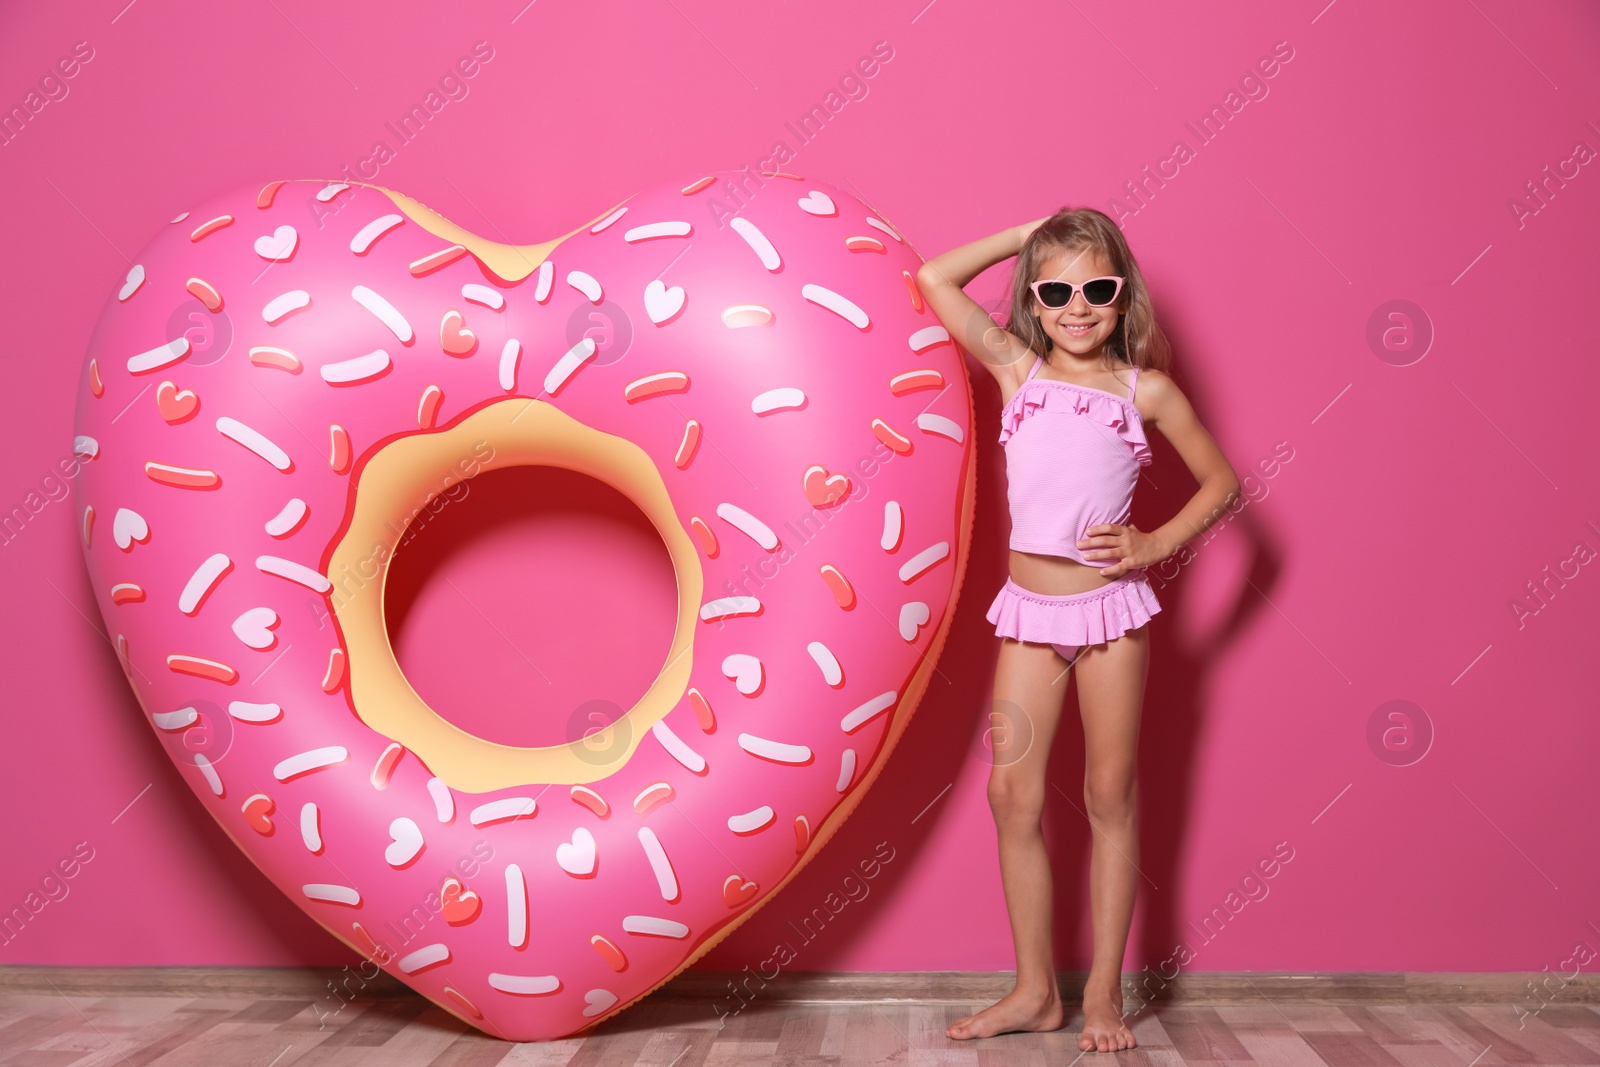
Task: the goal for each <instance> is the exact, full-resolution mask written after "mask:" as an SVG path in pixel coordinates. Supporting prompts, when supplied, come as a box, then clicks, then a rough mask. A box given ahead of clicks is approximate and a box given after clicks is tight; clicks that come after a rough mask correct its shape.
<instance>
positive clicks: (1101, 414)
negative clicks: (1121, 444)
mask: <svg viewBox="0 0 1600 1067" xmlns="http://www.w3.org/2000/svg"><path fill="white" fill-rule="evenodd" d="M1042 366H1044V360H1042V359H1040V360H1037V361H1035V363H1034V364H1033V369H1032V370H1030V371H1029V372H1028V377H1027V379H1026V380H1024V381H1023V383H1022V387H1021V388H1019V389H1018V390H1017V391H1016V392H1015V393H1013V394H1012V396H1011V399H1010V400H1008V401H1006V406H1005V407H1004V408H1002V409H1001V411H1000V443H1001V444H1002V445H1003V444H1005V443H1006V442H1007V441H1009V440H1010V439H1011V435H1012V434H1014V433H1016V432H1017V427H1018V426H1020V425H1022V420H1023V419H1025V418H1027V417H1028V416H1029V415H1031V414H1033V413H1034V412H1035V411H1039V410H1044V411H1057V412H1061V413H1062V414H1072V415H1085V416H1087V417H1088V418H1090V419H1092V420H1094V421H1095V422H1098V423H1099V424H1100V425H1102V426H1105V427H1107V428H1108V429H1110V430H1112V431H1113V432H1115V433H1116V435H1117V436H1118V437H1120V438H1122V439H1123V440H1124V441H1126V442H1127V443H1128V447H1129V448H1131V449H1132V450H1133V458H1134V459H1135V460H1136V461H1137V462H1138V464H1139V466H1141V467H1148V466H1150V464H1151V463H1153V462H1155V456H1154V455H1152V453H1151V451H1150V442H1149V440H1148V439H1147V438H1146V437H1145V434H1144V416H1143V415H1141V414H1139V409H1138V408H1137V407H1135V406H1134V403H1133V397H1134V390H1136V389H1138V387H1139V368H1138V367H1133V368H1131V371H1132V373H1131V375H1130V377H1129V379H1128V395H1127V396H1125V397H1122V396H1118V395H1117V394H1116V393H1108V392H1106V391H1105V390H1104V389H1093V388H1090V387H1089V386H1087V385H1075V384H1073V383H1072V382H1062V381H1057V380H1056V379H1054V378H1036V377H1034V376H1035V375H1036V374H1038V373H1039V368H1040V367H1042Z"/></svg>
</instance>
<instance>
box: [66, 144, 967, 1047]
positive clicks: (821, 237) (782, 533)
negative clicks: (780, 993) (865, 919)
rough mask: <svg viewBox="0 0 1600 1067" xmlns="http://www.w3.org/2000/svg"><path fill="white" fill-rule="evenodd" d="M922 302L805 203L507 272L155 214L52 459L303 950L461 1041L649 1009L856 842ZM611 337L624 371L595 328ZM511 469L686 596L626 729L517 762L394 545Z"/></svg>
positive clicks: (424, 246) (195, 761) (921, 612)
mask: <svg viewBox="0 0 1600 1067" xmlns="http://www.w3.org/2000/svg"><path fill="white" fill-rule="evenodd" d="M763 179H764V180H763ZM920 263H921V258H920V257H919V256H918V255H917V254H916V253H915V252H914V251H913V250H912V249H911V248H910V247H909V246H908V245H907V244H906V243H905V241H904V239H903V238H902V236H901V235H900V234H899V233H898V232H897V231H896V230H895V229H894V227H892V226H891V225H890V224H889V223H888V222H886V221H885V220H883V219H882V218H881V217H880V216H878V215H877V214H876V213H875V212H873V211H872V210H871V209H869V208H868V207H867V206H866V205H864V204H862V203H861V202H860V201H859V200H857V199H856V198H854V197H852V196H850V195H848V194H845V193H843V192H841V191H840V190H838V189H837V188H835V187H834V186H832V185H829V184H826V183H822V182H816V181H805V180H802V179H800V178H797V177H795V176H793V175H767V176H762V178H760V179H758V178H755V177H754V176H752V175H749V174H738V175H733V174H728V175H724V174H712V175H709V176H706V177H702V178H698V179H696V180H694V181H691V182H688V183H680V184H670V185H662V186H659V187H656V188H653V189H650V190H647V191H645V192H642V193H640V194H638V195H636V196H634V197H631V198H629V199H628V200H626V201H624V202H623V203H621V204H619V205H617V206H616V207H614V208H612V209H611V210H609V211H607V212H605V213H604V214H602V215H600V216H597V217H596V218H594V219H592V220H591V221H590V222H589V223H586V224H585V225H583V226H581V227H579V228H578V229H576V230H573V231H572V232H570V233H568V234H566V235H565V236H563V237H560V238H557V239H555V240H551V241H547V242H544V243H541V244H534V245H506V244H498V243H496V242H492V241H485V240H484V239H482V238H480V237H477V236H476V235H473V234H471V233H469V232H467V231H465V230H463V229H461V228H460V227H458V226H456V225H455V224H453V223H451V222H449V221H448V220H446V219H444V218H442V217H441V216H439V215H437V214H436V213H434V212H433V211H431V210H429V209H428V208H426V207H424V206H422V205H421V204H419V203H417V202H416V201H414V200H412V199H410V198H409V197H405V196H402V195H400V194H398V193H395V192H391V191H389V190H386V189H381V188H377V187H373V186H359V185H349V184H345V183H332V184H329V183H326V182H299V181H290V182H271V183H268V184H266V185H265V186H264V187H259V188H255V187H253V188H251V189H242V190H235V191H233V192H230V193H226V194H224V195H222V196H219V197H217V198H215V199H213V200H211V201H209V202H207V203H205V204H204V205H202V206H201V207H199V208H198V209H196V210H195V211H193V212H192V213H189V212H186V213H185V214H184V215H181V216H179V217H178V218H177V219H174V220H173V222H172V223H171V224H170V225H169V226H168V227H167V228H166V230H165V231H164V232H163V233H162V234H161V235H159V236H158V237H157V238H156V239H155V240H154V241H152V242H151V243H150V244H149V245H148V246H147V247H146V248H145V249H143V250H142V251H141V252H140V254H139V259H138V265H137V266H135V267H134V268H133V269H132V270H131V271H130V272H129V273H128V275H127V277H126V278H125V279H124V280H123V281H122V282H121V284H120V285H118V286H117V287H116V288H115V290H114V291H113V293H112V295H111V296H110V298H109V299H108V300H107V302H106V306H105V310H104V312H103V313H102V315H101V319H100V323H99V327H98V329H97V330H96V332H95V335H94V339H93V341H92V342H91V347H90V351H89V355H88V361H87V365H86V368H85V373H84V376H83V384H82V388H81V391H80V396H79V406H78V416H77V438H76V441H75V445H74V451H75V454H76V457H77V459H78V462H79V463H80V464H81V473H80V474H79V475H78V477H77V480H76V493H77V503H78V506H79V508H80V509H81V524H80V526H79V530H80V534H81V539H82V544H83V549H84V552H85V556H86V559H87V562H88V569H89V574H90V577H91V580H92V583H93V588H94V592H95V596H96V598H97V600H98V602H99V606H100V610H101V612H102V614H103V615H104V617H105V620H106V623H107V625H108V627H109V630H110V633H111V634H112V635H114V644H115V646H116V649H117V653H118V657H119V660H120V661H121V663H122V666H123V669H124V671H125V673H126V674H127V676H128V678H129V681H130V683H131V684H132V687H133V690H134V692H135V693H136V694H137V696H138V699H139V702H140V704H141V705H142V707H143V708H144V711H145V713H146V714H147V716H148V717H149V720H150V723H151V726H152V728H153V729H154V730H155V731H156V734H157V736H159V737H161V738H162V739H163V741H164V743H165V744H166V746H167V749H168V752H169V754H170V755H171V756H172V758H173V761H174V763H175V764H176V765H177V766H178V767H179V768H180V771H181V773H182V774H183V776H184V779H185V780H186V781H187V783H188V784H189V785H190V787H191V788H192V789H193V791H194V792H195V794H196V795H197V796H198V797H199V798H200V800H201V801H202V802H203V803H204V804H205V806H206V808H207V810H208V811H210V812H211V814H212V815H213V817H214V818H215V819H216V820H217V822H218V824H219V825H221V826H222V828H223V830H224V831H225V832H226V833H227V834H228V835H229V837H230V838H231V839H232V840H233V841H234V842H235V843H236V844H237V845H238V846H239V848H240V849H241V850H242V851H244V852H245V853H246V854H247V855H248V856H250V858H251V859H252V860H253V861H254V862H255V863H256V864H257V866H259V867H260V868H261V870H262V871H263V872H265V873H266V874H267V876H268V877H269V878H270V879H271V880H272V881H273V882H274V883H275V884H276V885H277V886H278V887H279V889H281V890H282V891H283V892H284V893H285V894H287V895H288V896H289V897H290V898H291V899H292V900H294V901H295V902H296V903H297V904H298V905H299V906H300V907H301V908H302V909H303V910H304V911H305V912H306V913H307V914H308V915H310V916H311V917H312V918H313V919H314V920H315V921H316V922H318V923H319V924H321V925H322V926H323V927H324V928H325V929H327V930H328V931H330V932H331V933H333V934H334V935H335V936H336V937H338V938H339V939H340V940H341V941H343V942H344V943H345V944H346V945H348V946H350V947H351V948H353V949H355V950H356V951H358V952H360V953H362V954H363V955H365V956H367V957H368V958H370V959H371V960H373V961H374V962H375V963H377V964H379V965H381V966H383V967H384V968H385V969H386V970H388V971H389V972H390V973H391V974H393V975H395V976H396V977H397V978H399V979H401V980H402V981H404V982H406V983H407V984H409V985H411V986H412V987H413V988H415V989H417V990H418V991H419V992H421V993H422V994H423V995H425V996H427V997H428V998H430V999H431V1000H433V1001H434V1002H436V1003H437V1004H439V1005H441V1006H442V1007H444V1008H446V1009H447V1010H449V1011H451V1012H452V1013H454V1014H455V1015H457V1016H458V1017H460V1018H462V1019H464V1020H466V1021H467V1022H469V1023H471V1024H473V1025H475V1026H478V1027H481V1028H482V1029H484V1030H485V1031H486V1032H488V1033H491V1034H495V1035H498V1036H501V1037H505V1038H508V1039H512V1040H541V1039H549V1038H557V1037H563V1036H568V1035H571V1034H574V1033H577V1032H580V1031H582V1030H585V1029H587V1028H589V1027H592V1026H594V1025H595V1024H596V1023H598V1022H600V1021H601V1020H603V1019H605V1018H608V1017H610V1016H611V1015H614V1014H615V1013H617V1012H619V1011H622V1010H623V1009H624V1008H626V1007H627V1006H628V1005H629V1004H631V1003H633V1002H635V1001H637V1000H638V999H639V998H640V997H643V996H645V995H647V994H648V993H649V992H650V991H651V990H653V989H655V988H657V987H658V986H660V985H661V984H662V983H664V982H666V981H667V980H668V979H670V978H671V977H672V976H673V975H674V974H676V973H678V972H679V971H681V970H682V969H683V968H685V967H687V966H688V965H689V964H691V963H692V962H693V961H694V960H695V959H697V958H699V957H700V956H701V955H703V954H704V953H705V952H706V951H708V950H709V949H710V948H711V947H712V946H713V945H715V944H716V943H717V942H718V941H720V940H721V939H722V938H723V937H725V936H727V935H728V934H729V933H730V932H731V931H732V930H733V929H735V928H736V927H737V926H738V925H739V924H740V923H742V922H743V921H744V920H745V919H747V918H748V917H749V916H750V915H751V914H752V913H753V912H754V911H755V909H756V908H758V907H760V906H761V905H763V904H764V903H765V902H767V901H769V900H771V899H772V897H773V895H774V894H776V893H777V892H778V891H779V890H781V889H782V888H783V886H784V885H786V884H787V883H788V882H789V880H791V879H792V878H793V877H794V876H795V874H796V873H798V872H799V871H800V870H801V869H802V868H803V867H804V866H805V865H806V864H807V863H808V862H809V861H810V860H811V859H812V857H814V856H815V855H816V854H817V851H818V849H820V848H821V846H822V845H823V844H824V843H825V842H826V841H827V839H828V838H829V837H830V836H831V835H832V834H833V833H834V832H835V831H836V830H837V829H838V827H839V825H840V824H841V823H842V822H843V821H844V819H845V818H846V817H848V816H849V814H850V813H851V812H852V811H853V810H854V809H855V808H856V806H857V805H858V804H859V802H860V801H861V798H862V797H863V796H864V795H865V793H866V791H867V789H868V788H869V787H870V786H871V785H872V783H873V781H874V780H875V779H876V777H877V775H878V773H879V771H880V770H881V768H882V766H883V764H884V761H885V759H886V758H887V757H888V754H889V752H890V751H891V750H892V748H893V747H894V744H895V742H896V741H897V740H898V738H899V737H900V735H901V733H902V732H903V731H904V729H905V727H906V724H907V722H908V721H909V719H910V717H911V714H912V712H913V710H914V709H915V707H916V704H917V702H918V700H919V699H920V698H921V696H922V693H923V691H924V689H925V688H926V685H927V682H928V679H929V677H930V675H931V672H932V670H933V664H934V661H935V660H936V659H937V657H938V655H939V653H940V651H941V649H942V647H943V644H944V640H945V636H946V634H947V633H948V631H949V627H950V622H951V616H952V612H953V609H954V606H955V603H956V599H957V596H958V593H959V590H960V584H961V576H962V572H963V568H964V566H965V561H966V555H967V548H968V543H969V539H970V532H971V520H972V513H973V488H974V477H975V475H974V466H973V447H972V434H971V430H972V425H973V415H972V396H971V393H970V390H969V388H968V384H967V379H966V372H965V367H964V365H963V362H962V357H961V354H960V352H959V350H958V349H957V348H956V346H955V345H954V344H953V343H952V342H951V339H950V337H949V335H948V334H947V333H946V332H945V330H944V329H943V328H942V327H940V325H939V324H938V321H937V319H936V318H935V317H934V316H933V315H932V314H931V313H930V312H929V310H928V309H927V308H926V307H925V306H924V304H923V301H922V298H921V295H920V294H919V293H918V291H917V287H916V284H915V272H916V268H917V267H918V266H919V265H920ZM597 310H598V311H604V312H605V313H606V314H608V315H609V316H611V317H612V319H613V320H614V321H615V322H616V323H617V324H619V325H620V327H621V328H622V330H624V331H626V333H627V335H628V336H627V338H626V343H622V342H621V341H617V338H616V337H615V336H613V338H612V340H613V341H616V343H615V344H614V345H608V346H607V347H604V348H602V347H601V346H600V345H598V344H597V342H596V341H595V339H594V338H593V337H591V336H589V335H587V334H585V333H584V332H583V330H582V329H581V326H582V324H585V323H587V321H588V317H589V316H590V315H591V314H592V313H595V312H596V311H597ZM574 323H578V324H579V328H577V329H575V328H574V326H573V324H574ZM529 464H533V465H549V466H558V467H565V468H568V469H571V470H575V471H581V472H583V473H585V474H588V475H590V476H591V477H593V478H596V479H598V480H600V481H601V482H604V483H606V484H608V485H610V486H613V487H615V488H616V489H617V490H619V491H620V492H622V493H624V494H625V495H626V496H627V497H628V498H629V499H630V500H632V501H633V502H634V503H635V504H636V505H637V506H638V507H639V509H640V510H641V511H642V512H643V513H644V514H645V515H646V516H647V517H648V518H649V519H650V521H651V522H652V523H653V524H654V527H655V529H656V530H657V531H658V533H659V534H660V536H661V538H662V540H663V542H664V544H665V545H666V548H667V551H668V554H669V556H670V558H671V560H672V565H673V568H674V571H675V575H676V578H677V585H678V595H679V603H678V610H677V616H676V622H675V628H674V636H673V641H672V646H671V651H670V652H669V654H668V656H667V657H666V661H665V663H664V664H662V666H661V669H660V671H659V673H658V675H657V677H656V679H655V681H654V682H653V683H652V684H651V685H650V686H649V688H648V689H647V691H646V692H645V693H643V694H642V695H641V696H640V697H639V698H638V700H637V701H636V702H635V703H634V705H633V707H631V708H630V709H627V711H626V712H625V713H624V714H623V715H621V717H619V718H617V719H616V720H615V721H613V722H612V723H611V724H610V725H609V726H607V727H606V729H605V730H603V731H600V732H598V733H596V734H594V735H591V736H588V737H583V738H574V739H572V741H571V742H570V743H569V744H566V745H559V746H549V747H542V748H534V747H517V746H512V745H504V744H499V743H496V742H493V741H490V740H487V739H485V738H481V737H477V736H475V735H473V734H471V733H469V732H467V731H465V730H462V729H461V728H459V727H457V726H455V725H453V724H451V723H450V722H448V721H447V720H445V719H444V718H442V717H441V716H440V715H438V714H436V713H435V712H434V711H433V710H432V709H431V708H429V707H428V706H427V704H426V703H425V702H424V701H423V700H422V699H421V698H420V697H419V696H418V695H417V693H416V692H415V691H414V690H413V689H412V687H411V686H410V685H409V683H408V682H407V681H406V679H405V676H404V674H403V673H402V672H401V670H400V668H399V666H398V664H397V663H396V661H395V657H394V654H393V651H392V650H391V649H390V647H389V643H388V639H387V636H386V628H385V623H384V616H383V586H384V580H385V576H386V575H387V573H388V566H389V562H390V560H391V559H392V557H393V554H394V550H395V545H396V543H397V540H398V539H399V537H400V535H401V534H402V533H403V532H404V531H405V529H406V528H407V523H408V522H409V521H410V520H411V519H412V518H414V517H415V516H416V515H418V514H419V513H420V512H421V509H423V508H425V507H427V506H428V505H429V503H430V502H431V501H433V500H435V499H437V497H438V496H439V494H440V493H441V492H448V491H449V490H450V489H451V487H452V486H453V485H455V484H456V483H458V482H460V481H462V480H464V479H470V478H472V477H475V476H476V475H478V474H480V473H482V472H483V471H486V470H494V469H497V468H503V467H510V466H518V465H529ZM874 497H876V499H875V500H874V499H873V498H874ZM308 604H309V605H310V606H312V607H314V608H317V609H318V610H320V611H321V612H322V619H321V620H319V618H318V617H317V614H316V612H312V611H306V610H304V609H305V607H306V606H307V605H308ZM619 610H626V606H625V605H619ZM328 618H331V619H332V620H333V623H334V625H332V626H325V625H323V624H322V622H323V621H325V620H326V619H328ZM596 647H597V649H600V648H604V645H603V635H597V645H596ZM603 663H604V659H603V657H602V656H597V657H596V661H595V666H594V667H593V669H603ZM462 669H463V670H470V669H471V665H470V664H463V666H462ZM569 710H570V709H551V711H552V713H556V714H564V713H565V712H567V711H569Z"/></svg>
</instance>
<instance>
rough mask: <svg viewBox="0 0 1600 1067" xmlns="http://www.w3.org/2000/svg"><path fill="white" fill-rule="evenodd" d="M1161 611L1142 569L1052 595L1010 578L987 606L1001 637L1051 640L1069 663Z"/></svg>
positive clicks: (1049, 641)
mask: <svg viewBox="0 0 1600 1067" xmlns="http://www.w3.org/2000/svg"><path fill="white" fill-rule="evenodd" d="M1160 610H1161V604H1160V603H1159V602H1158V601H1157V600H1156V594H1155V590H1153V589H1151V588H1150V580H1149V579H1148V578H1146V577H1145V574H1144V572H1143V571H1132V572H1130V573H1128V574H1124V575H1123V576H1122V577H1121V578H1118V579H1117V580H1116V581H1114V582H1112V583H1110V584H1109V585H1106V586H1103V587H1101V588H1099V589H1091V590H1090V591H1088V592H1087V593H1069V594H1066V595H1063V596H1051V595H1049V594H1046V593H1035V592H1034V591H1033V590H1031V589H1024V588H1022V586H1020V585H1018V584H1017V583H1016V582H1013V581H1012V580H1011V579H1010V578H1007V579H1006V584H1005V585H1004V586H1003V587H1001V589H1000V595H999V596H997V597H995V598H994V603H993V604H990V605H989V614H988V619H989V621H990V622H992V623H994V632H995V635H996V636H998V637H1010V638H1013V639H1015V640H1018V641H1032V642H1036V643H1039V644H1046V645H1051V646H1053V647H1054V648H1055V650H1056V651H1057V652H1059V653H1060V654H1061V655H1062V657H1063V658H1064V659H1066V660H1067V662H1069V663H1070V662H1072V661H1073V660H1075V659H1076V658H1077V657H1078V653H1080V652H1082V651H1083V650H1084V649H1085V648H1087V647H1089V646H1091V645H1098V644H1102V643H1104V642H1106V641H1114V640H1116V639H1117V638H1119V637H1121V636H1122V635H1123V634H1125V633H1127V632H1128V631H1129V630H1137V629H1138V628H1139V627H1141V626H1143V625H1144V624H1145V623H1147V622H1149V621H1150V619H1151V617H1152V616H1154V615H1155V614H1156V613H1157V612H1159V611H1160Z"/></svg>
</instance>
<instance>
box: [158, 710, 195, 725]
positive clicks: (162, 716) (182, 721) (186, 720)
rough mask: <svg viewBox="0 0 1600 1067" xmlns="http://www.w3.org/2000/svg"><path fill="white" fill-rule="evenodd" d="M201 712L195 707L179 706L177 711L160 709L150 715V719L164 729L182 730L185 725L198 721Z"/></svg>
mask: <svg viewBox="0 0 1600 1067" xmlns="http://www.w3.org/2000/svg"><path fill="white" fill-rule="evenodd" d="M199 718H200V713H199V712H198V711H195V710H194V709H193V708H179V709H178V710H177V711H158V712H156V713H155V714H154V715H152V716H150V720H151V721H152V722H154V723H155V724H156V727H157V728H158V729H162V730H181V729H183V728H184V727H185V726H188V725H190V724H191V723H193V722H195V721H197V720H198V719H199Z"/></svg>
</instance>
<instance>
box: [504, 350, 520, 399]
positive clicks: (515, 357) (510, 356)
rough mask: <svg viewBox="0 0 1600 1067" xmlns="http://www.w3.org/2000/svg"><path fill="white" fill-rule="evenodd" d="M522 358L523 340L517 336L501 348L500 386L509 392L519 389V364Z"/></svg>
mask: <svg viewBox="0 0 1600 1067" xmlns="http://www.w3.org/2000/svg"><path fill="white" fill-rule="evenodd" d="M521 359H522V342H521V341H518V340H517V339H516V338H515V337H513V338H511V339H510V340H509V341H507V342H506V346H505V347H504V348H502V349H501V350H500V388H502V389H504V390H505V391H506V392H508V393H512V392H516V389H517V364H518V363H519V362H520V361H521Z"/></svg>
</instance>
